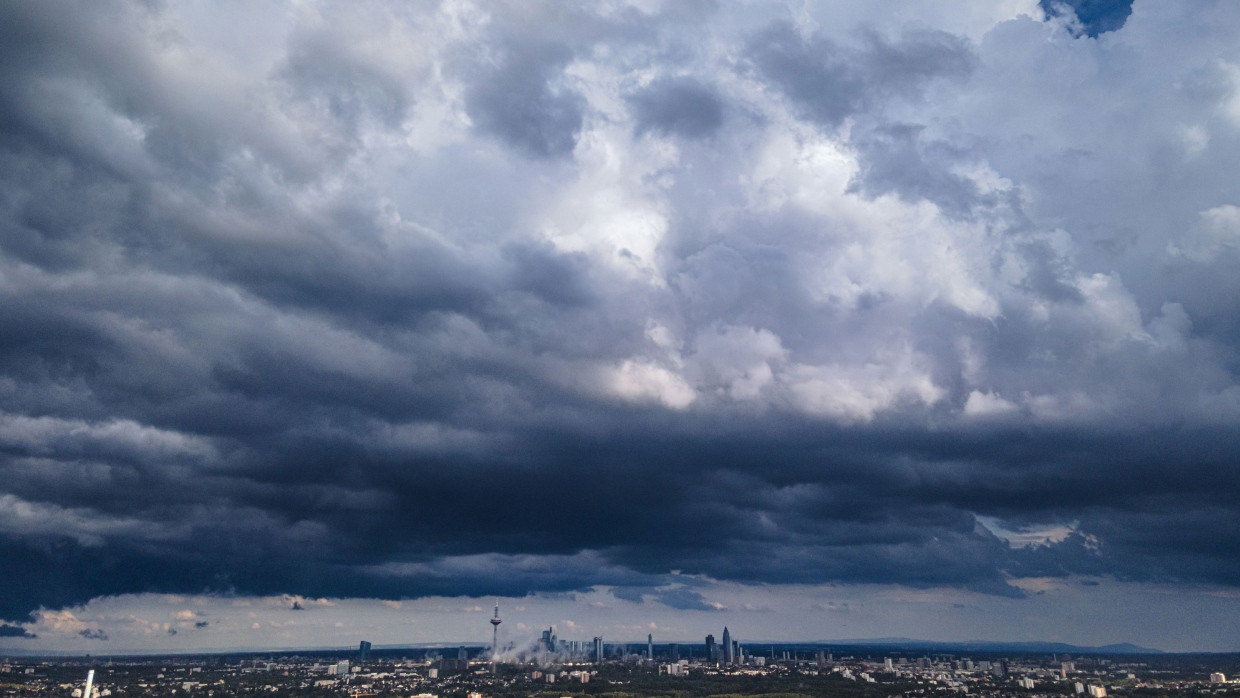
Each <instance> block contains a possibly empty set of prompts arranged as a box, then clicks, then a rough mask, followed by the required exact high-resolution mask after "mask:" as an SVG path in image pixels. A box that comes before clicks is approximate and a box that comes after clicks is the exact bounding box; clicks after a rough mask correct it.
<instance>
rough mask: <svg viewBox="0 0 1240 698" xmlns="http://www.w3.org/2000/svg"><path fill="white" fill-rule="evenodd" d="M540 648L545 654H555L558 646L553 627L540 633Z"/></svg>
mask: <svg viewBox="0 0 1240 698" xmlns="http://www.w3.org/2000/svg"><path fill="white" fill-rule="evenodd" d="M539 643H540V644H541V645H542V648H543V650H544V651H546V652H555V651H556V650H557V649H558V648H559V644H558V643H557V641H556V637H555V626H554V625H553V626H551V627H550V628H547V629H546V630H544V631H542V638H541V639H540V640H539Z"/></svg>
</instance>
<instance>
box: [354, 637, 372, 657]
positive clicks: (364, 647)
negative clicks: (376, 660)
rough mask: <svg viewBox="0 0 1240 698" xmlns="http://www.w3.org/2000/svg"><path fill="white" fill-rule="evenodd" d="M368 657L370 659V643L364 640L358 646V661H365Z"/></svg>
mask: <svg viewBox="0 0 1240 698" xmlns="http://www.w3.org/2000/svg"><path fill="white" fill-rule="evenodd" d="M367 659H370V643H369V642H366V641H365V640H362V642H361V644H359V645H358V646H357V661H359V662H364V661H366V660H367Z"/></svg>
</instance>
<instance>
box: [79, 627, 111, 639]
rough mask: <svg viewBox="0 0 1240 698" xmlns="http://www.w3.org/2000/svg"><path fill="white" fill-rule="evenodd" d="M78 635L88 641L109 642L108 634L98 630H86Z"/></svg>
mask: <svg viewBox="0 0 1240 698" xmlns="http://www.w3.org/2000/svg"><path fill="white" fill-rule="evenodd" d="M78 635H80V636H82V637H84V638H86V639H87V640H107V639H108V634H107V633H105V632H104V631H102V630H100V629H98V628H86V629H84V630H82V631H81V632H79V633H78Z"/></svg>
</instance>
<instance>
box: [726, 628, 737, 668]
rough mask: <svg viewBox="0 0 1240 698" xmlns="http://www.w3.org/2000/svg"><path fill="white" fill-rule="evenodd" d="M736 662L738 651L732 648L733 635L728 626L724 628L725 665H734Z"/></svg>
mask: <svg viewBox="0 0 1240 698" xmlns="http://www.w3.org/2000/svg"><path fill="white" fill-rule="evenodd" d="M735 661H736V649H735V648H734V647H733V646H732V633H730V632H728V626H726V625H725V626H723V663H724V664H732V663H733V662H735Z"/></svg>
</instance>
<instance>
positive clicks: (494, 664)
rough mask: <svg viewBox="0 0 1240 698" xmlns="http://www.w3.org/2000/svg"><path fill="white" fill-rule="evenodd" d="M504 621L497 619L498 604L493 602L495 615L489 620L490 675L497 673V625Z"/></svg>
mask: <svg viewBox="0 0 1240 698" xmlns="http://www.w3.org/2000/svg"><path fill="white" fill-rule="evenodd" d="M503 622H504V621H502V620H500V619H499V602H498V601H496V602H495V615H494V616H493V617H492V618H491V673H492V674H495V673H498V672H497V671H496V669H497V668H498V663H499V624H500V623H503Z"/></svg>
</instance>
